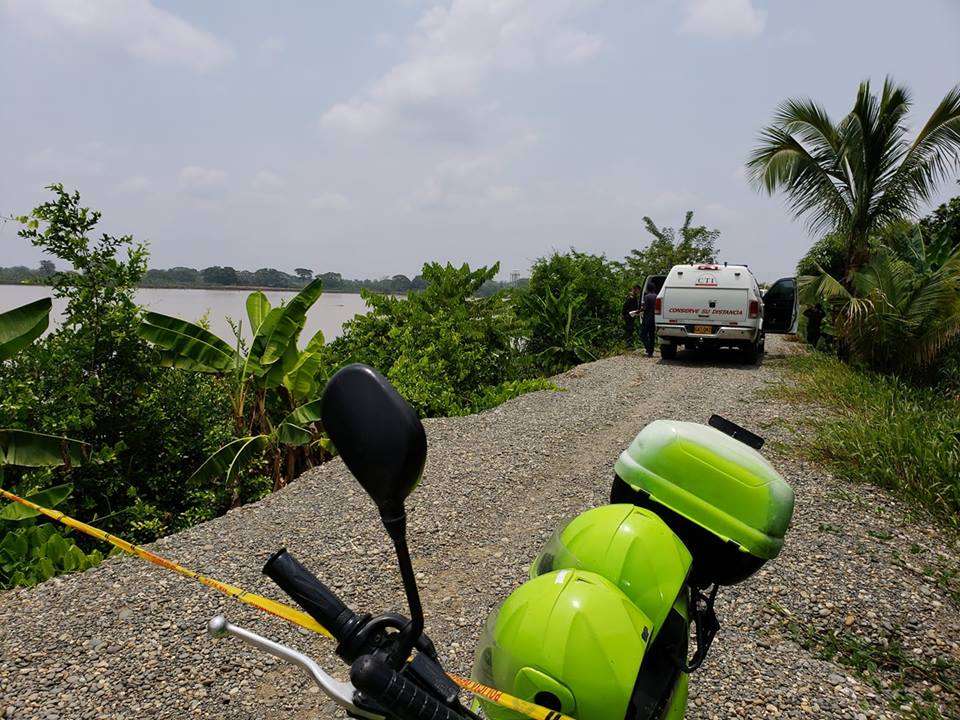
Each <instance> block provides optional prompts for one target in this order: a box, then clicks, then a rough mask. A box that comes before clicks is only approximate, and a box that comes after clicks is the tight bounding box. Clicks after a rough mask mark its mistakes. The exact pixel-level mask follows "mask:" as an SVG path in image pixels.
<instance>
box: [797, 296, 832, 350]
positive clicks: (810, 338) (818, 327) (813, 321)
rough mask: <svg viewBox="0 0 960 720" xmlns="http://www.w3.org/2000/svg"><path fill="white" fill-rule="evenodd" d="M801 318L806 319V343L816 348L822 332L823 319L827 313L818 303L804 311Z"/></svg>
mask: <svg viewBox="0 0 960 720" xmlns="http://www.w3.org/2000/svg"><path fill="white" fill-rule="evenodd" d="M803 316H804V317H805V318H807V342H808V343H810V345H811V346H813V347H816V346H817V343H818V342H819V341H820V335H821V334H822V332H823V319H824V318H825V317H826V316H827V313H826V312H825V311H824V309H823V307H822V306H821V305H820V303H817V304H816V305H811V306H810V307H808V308H807V309H806V310H804V311H803Z"/></svg>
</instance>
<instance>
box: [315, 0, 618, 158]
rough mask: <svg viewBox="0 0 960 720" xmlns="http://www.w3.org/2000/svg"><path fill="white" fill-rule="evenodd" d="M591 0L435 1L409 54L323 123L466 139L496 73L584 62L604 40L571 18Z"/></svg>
mask: <svg viewBox="0 0 960 720" xmlns="http://www.w3.org/2000/svg"><path fill="white" fill-rule="evenodd" d="M590 4H591V3H590V2H586V1H585V0H500V1H499V2H493V3H492V2H489V1H488V0H453V1H452V2H450V3H449V4H447V3H444V4H434V5H432V6H431V7H430V8H429V9H428V10H427V11H426V12H425V13H424V14H423V16H422V17H421V18H420V20H419V22H418V23H417V27H416V30H415V32H413V33H412V34H411V36H410V37H408V38H407V40H406V46H407V56H406V57H405V59H404V60H402V61H401V62H399V63H398V64H397V65H395V66H393V67H392V68H391V69H390V70H388V71H387V72H386V73H385V74H384V75H383V76H382V77H381V78H380V79H379V80H377V81H376V82H375V83H373V85H372V86H371V87H369V88H368V89H367V90H365V91H363V92H361V93H359V94H357V95H355V96H354V97H353V98H351V99H349V100H347V101H345V102H341V103H337V104H336V105H334V106H333V107H331V108H330V109H329V110H327V112H326V113H324V114H323V116H322V118H321V123H322V126H323V127H326V128H328V129H333V130H340V131H347V132H354V133H358V134H365V133H373V132H377V131H380V130H384V129H388V128H389V129H390V130H391V131H395V130H397V129H406V130H411V129H412V130H414V131H415V132H419V133H420V134H422V135H424V136H428V137H431V138H438V137H439V138H447V139H462V138H463V137H464V136H467V135H469V128H470V127H471V126H472V125H474V124H476V123H478V122H479V121H478V118H477V114H478V112H482V103H481V104H479V107H478V103H477V98H478V97H479V96H480V95H481V94H482V91H483V89H484V87H485V82H486V81H487V80H488V79H489V78H490V77H491V76H493V75H494V74H495V73H498V72H503V71H521V70H531V69H535V68H538V67H543V66H547V65H558V64H570V63H580V62H584V61H585V60H587V59H589V58H591V57H593V56H594V55H596V53H597V52H599V51H600V49H601V48H602V46H603V41H602V39H601V38H600V37H599V36H596V35H592V34H590V33H586V32H583V31H581V30H579V29H577V28H574V27H571V26H570V24H569V23H570V21H571V19H572V18H573V17H574V16H575V15H576V14H577V13H578V12H579V11H580V10H581V9H582V8H584V7H586V6H588V5H590Z"/></svg>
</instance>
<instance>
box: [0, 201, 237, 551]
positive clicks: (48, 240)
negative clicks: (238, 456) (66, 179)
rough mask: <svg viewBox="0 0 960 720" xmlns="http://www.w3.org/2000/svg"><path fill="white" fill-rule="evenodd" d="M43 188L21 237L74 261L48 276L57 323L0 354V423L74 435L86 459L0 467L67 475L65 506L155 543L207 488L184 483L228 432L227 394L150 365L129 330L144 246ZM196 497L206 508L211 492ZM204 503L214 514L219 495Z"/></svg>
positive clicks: (28, 474) (23, 483) (14, 477)
mask: <svg viewBox="0 0 960 720" xmlns="http://www.w3.org/2000/svg"><path fill="white" fill-rule="evenodd" d="M51 190H52V191H53V194H54V197H53V199H52V200H51V201H50V202H48V203H44V204H43V205H41V206H39V207H38V208H37V209H36V210H34V211H33V213H32V214H31V215H30V216H29V217H27V218H21V220H22V221H23V223H24V229H23V230H21V232H20V235H21V236H22V237H24V238H25V239H27V240H29V241H30V242H31V243H32V244H33V245H35V246H37V247H39V248H41V249H42V250H44V251H45V252H47V253H49V254H51V255H53V256H54V257H56V258H57V259H58V260H61V261H63V262H64V263H65V264H66V266H68V267H72V270H70V271H69V272H61V273H57V274H56V275H55V276H53V278H52V285H53V293H54V295H56V296H57V297H59V298H61V299H64V300H66V301H67V310H66V314H65V317H64V318H63V320H62V324H61V326H60V327H59V328H58V329H57V330H55V331H54V332H53V333H51V334H50V335H48V336H47V337H45V338H43V339H41V340H40V341H38V342H36V343H34V344H33V345H31V346H29V347H27V348H25V349H24V350H22V351H21V352H20V353H19V354H18V355H16V356H15V357H14V358H12V359H11V360H8V361H6V362H4V363H0V427H12V428H21V429H29V430H36V431H42V432H45V433H50V434H56V435H61V434H62V435H67V436H69V437H72V438H76V439H78V440H81V441H84V442H86V443H89V444H90V446H91V447H92V448H93V451H94V454H95V456H96V457H95V459H96V462H91V463H88V464H85V465H83V466H80V467H74V468H72V469H69V470H67V469H58V470H49V469H42V470H24V469H10V470H8V471H7V482H8V484H10V485H16V486H17V487H18V488H20V490H21V492H27V491H30V490H35V489H37V488H42V487H46V486H48V485H50V484H53V483H55V482H58V481H59V479H61V478H64V477H66V478H68V479H69V480H70V482H71V483H73V485H74V487H75V492H74V494H73V496H72V497H71V499H70V500H69V502H68V503H67V504H66V506H65V507H64V508H62V509H63V510H64V511H65V512H67V513H68V514H76V515H79V516H80V517H82V518H84V520H86V521H88V522H97V523H99V524H100V525H102V526H103V527H104V529H107V530H112V531H116V532H126V533H128V534H132V535H133V538H134V539H135V540H137V541H148V540H153V539H154V538H156V537H157V536H159V535H161V534H164V533H166V532H169V531H170V530H173V529H179V527H182V524H181V523H182V518H189V517H191V512H192V513H193V515H196V513H197V512H200V511H201V510H197V509H195V508H194V506H193V505H191V502H192V500H191V498H196V497H198V496H195V495H192V494H191V493H192V492H193V491H203V490H205V489H207V488H204V487H197V488H191V487H184V482H183V481H184V479H185V478H187V477H189V475H190V473H191V472H192V471H193V470H194V469H195V468H196V467H197V466H198V465H199V464H200V463H202V462H203V459H204V458H205V457H206V456H207V455H208V454H209V453H210V452H211V451H212V450H215V449H216V447H217V446H218V443H219V442H220V441H221V440H222V439H223V438H225V437H227V436H229V419H230V411H229V404H228V394H227V393H226V391H225V388H224V387H223V386H222V384H221V383H220V382H219V381H218V380H217V379H214V378H209V377H205V376H197V375H192V374H189V373H185V372H182V371H179V370H176V371H170V372H167V371H166V370H164V369H162V368H160V367H159V358H158V354H157V352H156V351H155V350H153V349H152V348H151V347H150V346H149V345H147V343H145V342H144V341H143V340H141V339H140V337H139V336H138V334H137V327H138V325H139V323H140V308H139V307H137V305H136V303H135V301H134V297H133V293H134V287H135V284H136V282H137V281H138V280H139V279H140V277H142V275H143V272H144V269H145V267H146V249H145V248H144V247H143V246H142V245H140V244H138V243H136V242H135V241H134V239H133V238H132V237H129V236H123V237H113V236H110V235H101V236H100V237H99V238H98V239H94V238H93V234H94V230H95V228H96V225H97V223H98V221H99V219H100V215H99V213H97V212H94V211H91V210H89V209H88V208H84V207H82V206H81V204H80V197H79V195H78V194H77V193H73V194H68V193H66V192H65V191H64V190H63V188H62V187H60V186H59V185H54V186H51ZM200 502H203V503H204V505H203V507H202V512H207V511H208V510H207V508H209V507H211V505H210V503H209V498H208V497H206V496H203V499H202V500H201V501H200ZM212 507H213V508H214V509H215V512H216V513H217V514H219V513H220V512H222V511H223V509H224V508H225V502H224V499H222V498H218V500H217V502H215V503H214V504H213V505H212ZM131 529H132V530H133V532H132V533H131V532H130V531H131ZM83 542H84V543H85V542H86V541H83Z"/></svg>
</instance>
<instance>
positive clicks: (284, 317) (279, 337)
mask: <svg viewBox="0 0 960 720" xmlns="http://www.w3.org/2000/svg"><path fill="white" fill-rule="evenodd" d="M322 292H323V281H321V280H314V281H312V282H311V283H310V284H308V285H307V286H306V287H305V288H303V290H301V291H300V292H298V293H297V294H296V296H295V297H294V298H293V299H292V300H291V301H290V302H289V303H287V304H286V305H284V306H283V308H282V309H281V312H280V313H279V315H278V316H277V319H276V322H274V323H273V325H272V326H271V327H270V329H269V332H268V333H267V334H265V337H264V342H263V353H262V355H255V356H254V357H255V359H256V361H257V362H258V363H259V364H260V365H272V364H273V363H275V362H276V361H277V360H279V359H280V358H282V357H283V355H284V354H285V353H286V351H287V348H288V347H289V346H290V345H291V344H292V343H296V341H297V338H298V337H299V335H300V332H301V331H302V330H303V324H304V322H305V321H306V319H307V311H308V310H309V309H310V307H311V306H312V305H313V304H314V303H315V302H316V301H317V299H318V298H319V297H320V295H321V293H322ZM259 335H260V333H258V337H259ZM254 343H255V344H256V340H255V341H254Z"/></svg>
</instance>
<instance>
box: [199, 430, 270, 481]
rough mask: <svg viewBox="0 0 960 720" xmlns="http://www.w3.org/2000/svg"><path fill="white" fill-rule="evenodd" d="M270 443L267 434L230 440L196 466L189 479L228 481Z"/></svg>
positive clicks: (258, 455)
mask: <svg viewBox="0 0 960 720" xmlns="http://www.w3.org/2000/svg"><path fill="white" fill-rule="evenodd" d="M269 444H270V438H269V436H267V435H254V436H252V437H242V438H237V439H236V440H232V441H230V442H228V443H227V444H226V445H224V446H223V447H222V448H220V449H219V450H217V451H216V452H215V453H214V454H213V455H211V456H210V457H208V458H207V459H206V461H204V463H203V465H201V466H200V467H198V468H197V470H196V472H194V473H193V475H192V476H191V477H190V480H198V481H201V482H203V481H207V480H216V479H217V478H224V479H226V480H227V482H229V481H230V480H232V479H233V478H234V477H236V475H237V473H239V472H240V471H241V470H243V469H244V468H245V467H246V466H247V465H249V464H250V463H251V462H253V461H254V460H256V459H257V458H258V457H260V455H261V454H262V453H263V451H264V450H265V449H266V447H267V446H268V445H269Z"/></svg>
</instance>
